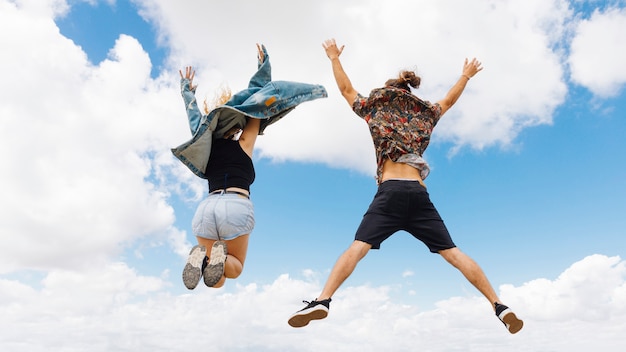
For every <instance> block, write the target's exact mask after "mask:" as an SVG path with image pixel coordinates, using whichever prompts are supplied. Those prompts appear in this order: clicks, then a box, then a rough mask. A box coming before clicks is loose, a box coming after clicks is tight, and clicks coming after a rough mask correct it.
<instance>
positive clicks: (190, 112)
mask: <svg viewBox="0 0 626 352" xmlns="http://www.w3.org/2000/svg"><path fill="white" fill-rule="evenodd" d="M262 49H263V52H264V54H265V60H264V62H260V61H259V65H258V70H257V72H256V73H255V74H254V75H253V76H252V78H251V79H250V83H249V84H248V88H246V89H244V90H242V91H240V92H238V93H236V94H234V95H233V96H232V97H231V99H230V100H229V101H228V102H226V104H224V105H221V106H218V107H217V108H215V109H213V110H211V111H210V112H209V114H208V115H202V113H201V112H200V109H199V108H198V103H197V101H196V97H195V91H194V90H192V89H191V87H190V85H189V80H188V79H186V78H182V79H181V81H180V83H181V95H182V96H183V100H184V102H185V107H186V111H187V117H188V120H189V128H190V130H191V134H192V135H193V137H192V139H191V140H189V141H187V142H185V143H183V144H182V145H180V146H178V147H176V148H173V149H172V153H174V155H175V156H176V157H177V158H178V159H179V160H180V161H182V162H183V163H184V164H185V165H186V166H187V167H188V168H189V169H190V170H191V171H192V172H193V173H194V174H196V175H197V176H199V177H202V178H206V176H205V174H204V172H205V170H206V165H207V163H208V160H209V156H210V154H211V143H212V140H213V138H223V136H224V133H226V132H227V131H229V130H230V129H231V128H233V127H235V126H237V127H239V128H243V127H245V125H246V121H247V118H248V117H250V118H257V119H262V121H261V127H260V129H259V134H263V131H264V130H265V128H266V127H267V126H269V125H271V124H272V123H274V122H276V121H278V120H280V119H281V118H283V117H284V116H285V115H287V114H288V113H290V112H291V111H293V109H295V108H296V106H298V105H299V104H301V103H304V102H307V101H311V100H315V99H320V98H325V97H327V96H328V93H327V92H326V89H325V88H324V86H322V85H318V84H308V83H300V82H291V81H272V80H271V70H272V69H271V65H270V60H269V55H268V54H267V51H266V49H265V47H263V48H262Z"/></svg>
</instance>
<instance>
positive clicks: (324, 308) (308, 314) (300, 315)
mask: <svg viewBox="0 0 626 352" xmlns="http://www.w3.org/2000/svg"><path fill="white" fill-rule="evenodd" d="M330 301H331V299H330V298H329V299H325V300H323V301H318V300H317V299H315V300H313V302H308V301H302V302H304V303H306V304H307V306H306V307H304V309H302V310H299V311H297V312H295V313H294V314H293V315H292V316H291V318H289V322H288V323H289V325H291V326H292V327H294V328H301V327H303V326H307V325H308V324H309V322H310V321H311V320H317V319H324V318H326V317H327V316H328V309H329V308H330Z"/></svg>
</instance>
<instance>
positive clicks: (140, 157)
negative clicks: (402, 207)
mask: <svg viewBox="0 0 626 352" xmlns="http://www.w3.org/2000/svg"><path fill="white" fill-rule="evenodd" d="M276 8H280V11H278V10H276ZM398 13H407V14H411V16H408V18H402V19H398V16H397V14H398ZM403 20H404V21H406V22H402V21H403ZM398 21H400V22H401V24H397V23H396V22H398ZM399 28H401V29H402V30H399ZM0 29H1V30H3V32H4V33H12V35H11V36H8V35H7V36H3V37H2V38H1V39H0V44H2V46H3V47H4V48H6V50H4V51H3V52H4V53H3V54H1V55H0V69H1V70H2V74H3V77H5V79H6V82H9V83H10V84H5V85H4V88H2V89H3V91H2V92H1V93H0V123H1V124H2V128H1V129H0V133H1V134H2V135H1V136H0V141H1V142H0V143H2V147H4V150H7V151H11V152H10V153H5V160H4V164H5V165H4V167H3V171H2V180H3V182H2V189H1V190H0V191H1V192H2V194H3V195H4V196H3V197H2V200H0V207H2V210H3V213H4V214H5V216H3V220H2V221H1V222H0V233H1V236H0V241H2V242H1V245H0V251H1V254H0V302H1V303H0V316H2V317H3V318H0V329H2V330H3V331H5V332H6V333H3V336H1V337H0V348H1V349H2V350H11V351H22V350H29V351H39V350H41V351H43V350H47V351H48V350H58V351H70V350H87V349H89V350H91V351H93V350H96V351H100V350H102V351H133V350H138V349H139V350H143V349H146V348H150V349H153V350H168V351H171V350H182V349H189V348H208V349H209V350H220V351H296V350H297V351H316V350H325V349H328V348H330V347H331V346H332V347H333V348H335V347H336V346H341V348H342V349H341V350H345V351H352V350H355V351H356V350H359V351H369V350H377V349H380V348H383V347H384V348H388V347H390V346H392V347H393V350H397V351H410V350H413V348H416V347H418V348H420V349H422V350H431V351H458V350H464V351H467V350H470V351H508V350H511V351H539V350H542V351H544V350H545V351H560V350H570V351H588V350H589V349H590V348H592V347H593V348H596V349H603V350H607V351H617V350H622V349H623V348H624V347H626V344H625V343H624V339H623V337H622V335H621V332H620V331H623V330H624V328H626V325H624V324H625V323H624V322H625V321H626V262H625V261H624V258H626V240H625V239H624V238H625V237H624V234H625V231H624V228H626V217H625V216H624V214H626V181H625V180H626V163H625V161H626V160H625V157H624V152H626V141H625V139H624V137H623V136H625V135H626V122H625V121H624V109H626V92H625V90H624V83H626V69H624V68H623V64H622V62H624V60H626V49H625V48H624V47H623V45H621V40H622V39H621V38H622V35H621V34H620V33H624V32H626V4H625V3H624V2H623V1H561V0H550V1H545V0H536V1H522V0H519V1H516V0H510V1H505V0H502V1H496V2H492V3H489V4H486V3H472V2H465V1H460V0H458V1H455V0H445V1H438V2H436V3H434V2H427V1H400V0H397V1H395V0H394V1H388V2H385V4H384V5H383V4H380V3H379V2H375V1H345V2H342V3H341V4H336V3H335V2H332V1H325V0H324V1H318V2H311V3H308V2H303V3H299V5H295V4H291V3H289V4H288V5H285V3H283V2H279V1H269V2H264V3H263V4H260V3H256V2H249V1H248V2H247V1H243V0H238V1H231V2H215V1H208V2H194V1H191V0H187V1H177V2H168V1H167V0H133V1H121V0H117V1H115V0H109V1H104V0H102V1H97V0H93V1H87V0H85V1H78V0H77V1H64V0H43V1H40V2H37V3H33V2H30V1H26V0H0ZM330 37H335V38H336V39H337V41H338V43H339V44H345V45H346V48H345V50H344V53H343V56H342V58H343V60H342V61H343V63H344V67H345V69H346V71H347V73H348V74H349V75H350V77H351V79H352V81H353V84H354V86H355V88H356V89H357V90H358V91H359V92H361V93H363V94H367V93H368V92H369V90H370V89H372V88H375V87H376V86H378V85H380V84H381V83H382V82H384V81H385V80H386V79H387V78H389V77H391V76H393V75H394V74H396V73H397V71H398V70H399V69H402V68H405V67H410V68H415V67H416V68H417V69H418V73H419V74H420V75H421V76H422V87H421V88H420V89H419V90H418V91H416V92H415V93H416V94H417V95H419V96H421V97H424V98H425V99H427V100H431V101H436V100H438V99H440V98H442V97H443V95H444V94H445V92H446V91H447V89H449V87H450V86H451V85H452V83H453V82H455V80H456V78H457V77H458V75H459V74H460V72H461V68H462V63H463V59H464V58H465V57H473V56H476V57H478V58H479V59H480V60H481V61H482V62H483V64H484V67H485V69H484V70H483V71H482V72H480V73H479V74H478V75H477V76H476V77H474V78H473V79H472V80H471V81H470V83H469V85H468V88H467V89H466V91H465V92H464V94H463V96H462V97H461V98H460V100H459V102H458V103H457V104H456V105H455V106H454V107H453V108H452V109H451V110H450V112H448V113H447V114H446V115H445V116H444V118H443V119H442V121H441V122H440V124H439V125H438V126H437V128H436V129H435V132H434V135H433V140H432V142H431V145H430V146H429V148H428V150H427V152H426V154H425V157H426V159H427V160H428V162H429V164H430V165H431V168H432V172H431V175H430V176H429V177H428V179H427V180H426V183H427V185H428V189H429V192H430V195H431V199H432V200H433V202H434V203H435V205H436V206H437V208H438V209H439V211H440V213H441V215H442V217H443V219H444V221H445V223H446V225H447V226H448V228H449V230H450V232H451V234H452V236H453V239H454V240H455V242H456V243H457V245H458V246H459V247H460V248H461V249H462V250H463V251H465V252H466V253H467V254H469V255H470V256H471V257H473V258H474V259H475V260H476V261H477V262H478V263H479V264H480V265H481V266H482V268H483V269H484V271H485V272H486V273H487V276H488V277H489V279H490V281H491V282H492V284H493V285H494V287H495V288H496V290H497V291H498V293H499V294H500V296H501V298H502V299H503V300H504V301H505V303H507V304H509V305H510V306H511V307H512V308H514V309H515V311H516V312H517V313H518V315H519V316H521V317H522V318H523V319H524V320H525V322H526V327H525V328H524V330H522V332H521V333H519V334H517V335H515V336H510V335H508V333H506V330H505V329H503V328H502V326H501V323H499V322H498V320H497V319H496V318H495V317H494V316H493V315H492V313H491V311H490V310H489V306H488V303H487V302H486V301H485V300H484V299H483V298H482V297H481V296H479V293H478V292H477V291H476V290H475V289H474V288H473V287H472V286H471V285H470V284H469V283H467V282H466V281H465V279H464V278H463V277H462V276H461V274H460V273H458V272H457V271H456V270H455V269H453V268H452V267H450V266H449V265H448V264H446V263H445V262H444V261H443V260H442V259H441V258H440V257H439V256H437V255H433V254H430V253H429V252H428V251H427V249H426V247H425V246H424V245H423V244H421V243H419V242H417V241H415V240H414V239H413V238H411V237H410V236H409V235H408V234H406V233H398V234H397V235H395V236H393V237H392V238H391V239H390V240H388V241H387V242H385V243H384V244H383V246H382V249H381V250H380V251H372V252H370V254H369V255H368V256H367V257H366V258H365V259H364V260H363V261H362V262H361V263H360V264H359V266H358V267H357V269H356V271H355V272H354V274H353V275H352V276H351V277H350V278H349V280H348V281H346V282H345V284H344V285H343V286H342V288H341V289H340V290H339V291H338V293H337V295H336V296H335V297H334V300H333V304H332V306H331V314H330V315H329V318H328V319H326V320H324V321H322V322H316V323H313V324H311V326H309V327H307V328H306V329H297V330H294V329H291V328H290V327H289V326H288V325H287V324H286V320H287V318H288V317H289V315H290V314H291V313H292V312H293V311H295V310H296V309H299V308H301V303H300V302H301V300H303V299H307V300H309V299H313V298H314V297H315V295H316V294H318V293H319V291H320V290H321V286H322V285H323V283H324V281H325V279H326V276H327V275H328V272H329V270H330V268H331V267H332V265H333V264H334V262H335V260H336V259H337V257H338V256H339V255H340V254H341V252H342V251H343V250H344V249H345V248H347V246H348V245H349V244H350V243H351V241H352V239H353V235H354V231H355V230H356V228H357V226H358V224H359V222H360V220H361V216H362V215H363V213H364V211H365V210H366V209H367V206H368V205H369V202H370V201H371V199H372V197H373V195H374V193H375V190H376V184H375V181H374V178H373V174H374V157H373V149H372V147H371V142H370V139H369V135H368V133H367V128H366V126H365V124H364V123H363V122H362V121H360V120H359V119H358V117H356V115H354V114H353V113H352V112H351V110H350V109H349V107H348V106H347V104H346V103H345V101H344V100H343V98H341V96H340V94H339V92H338V90H337V88H336V86H335V83H334V80H333V78H332V72H331V70H330V64H329V63H328V60H327V58H326V57H325V54H324V52H323V49H322V47H321V43H322V41H323V40H324V39H327V38H330ZM255 43H264V44H265V45H266V46H267V48H268V51H269V53H270V57H271V60H272V65H273V75H274V78H275V79H283V80H293V81H302V82H308V83H319V84H324V85H325V86H326V88H327V90H328V92H329V97H328V98H327V99H323V100H318V101H313V102H308V103H305V104H302V105H301V106H299V107H298V108H297V109H296V110H295V111H294V112H292V113H291V114H290V115H289V116H288V117H287V118H285V119H283V120H281V122H280V123H278V124H276V125H273V126H272V127H270V128H268V130H267V131H266V134H265V135H264V136H261V137H260V138H259V142H258V143H257V146H258V147H257V150H256V151H255V167H256V171H257V178H256V181H255V183H254V184H253V186H252V198H253V201H254V205H255V213H256V227H255V229H254V232H253V234H252V236H251V239H250V248H249V252H248V258H247V261H246V267H245V270H244V273H243V274H242V275H241V276H240V277H239V278H238V279H237V280H236V281H230V282H228V283H227V285H226V287H224V288H222V289H219V290H210V289H207V288H204V287H198V288H197V289H196V290H194V291H188V290H186V289H185V288H184V286H183V285H182V281H181V279H180V272H181V269H182V267H183V265H184V260H185V258H186V253H187V252H188V250H189V248H190V247H191V246H192V245H193V244H194V243H195V239H194V238H193V236H192V235H191V234H190V221H191V217H192V216H193V213H194V211H195V207H196V205H197V204H198V202H199V201H200V200H201V198H202V196H203V194H204V193H205V192H206V185H205V184H204V183H203V182H202V181H201V180H200V179H197V178H196V177H195V176H193V175H192V174H191V173H190V172H188V170H186V169H185V168H184V167H183V166H182V165H180V163H178V162H177V161H176V160H175V159H174V158H173V157H172V155H171V153H170V152H169V148H171V147H174V146H176V145H178V144H180V143H182V142H184V141H185V140H186V139H187V138H189V136H188V133H189V132H188V128H187V122H186V117H185V115H184V109H183V104H182V99H181V98H180V95H179V91H178V77H179V76H178V69H179V68H182V67H184V66H185V65H194V67H196V69H197V72H198V75H197V78H196V83H198V84H199V88H198V96H199V98H200V99H202V98H204V97H209V98H210V97H211V94H212V92H213V91H215V89H216V87H218V86H219V85H220V84H223V83H225V84H228V85H229V86H230V87H231V89H233V90H239V89H242V88H244V87H245V86H246V84H247V81H248V79H249V77H250V75H252V74H253V73H254V72H255V69H256V66H255V65H256V59H255V55H256V47H255ZM201 330H202V332H200V331H201ZM32 331H35V336H34V338H33V337H32V336H31V335H30V334H31V333H32ZM68 331H69V332H68ZM599 333H602V336H603V339H602V341H598V339H597V336H598V334H599ZM320 334H322V336H325V337H326V339H325V340H323V341H320V340H319V339H317V338H316V336H320ZM241 336H244V338H241ZM303 341H304V342H306V343H305V346H303V345H302V342H303ZM87 346H88V347H87ZM207 346H208V347H207ZM209 347H210V348H209Z"/></svg>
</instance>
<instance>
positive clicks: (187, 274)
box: [183, 245, 206, 290]
mask: <svg viewBox="0 0 626 352" xmlns="http://www.w3.org/2000/svg"><path fill="white" fill-rule="evenodd" d="M204 257H206V249H205V248H204V247H203V246H200V245H195V246H193V248H191V251H190V252H189V257H188V258H187V264H185V268H184V269H183V283H184V284H185V287H187V288H188V289H190V290H193V289H194V288H196V286H198V282H200V278H201V277H202V261H203V260H204Z"/></svg>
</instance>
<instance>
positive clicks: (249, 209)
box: [191, 194, 254, 240]
mask: <svg viewBox="0 0 626 352" xmlns="http://www.w3.org/2000/svg"><path fill="white" fill-rule="evenodd" d="M191 229H192V231H193V234H194V235H196V236H198V237H203V238H207V239H210V240H232V239H234V238H237V237H239V236H241V235H246V234H249V233H251V232H252V229H254V206H253V205H252V201H251V200H250V199H247V198H243V197H241V196H239V195H237V194H210V195H209V196H208V197H207V198H206V199H205V200H203V201H202V202H201V203H200V205H198V209H197V210H196V214H195V215H194V217H193V220H191Z"/></svg>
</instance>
